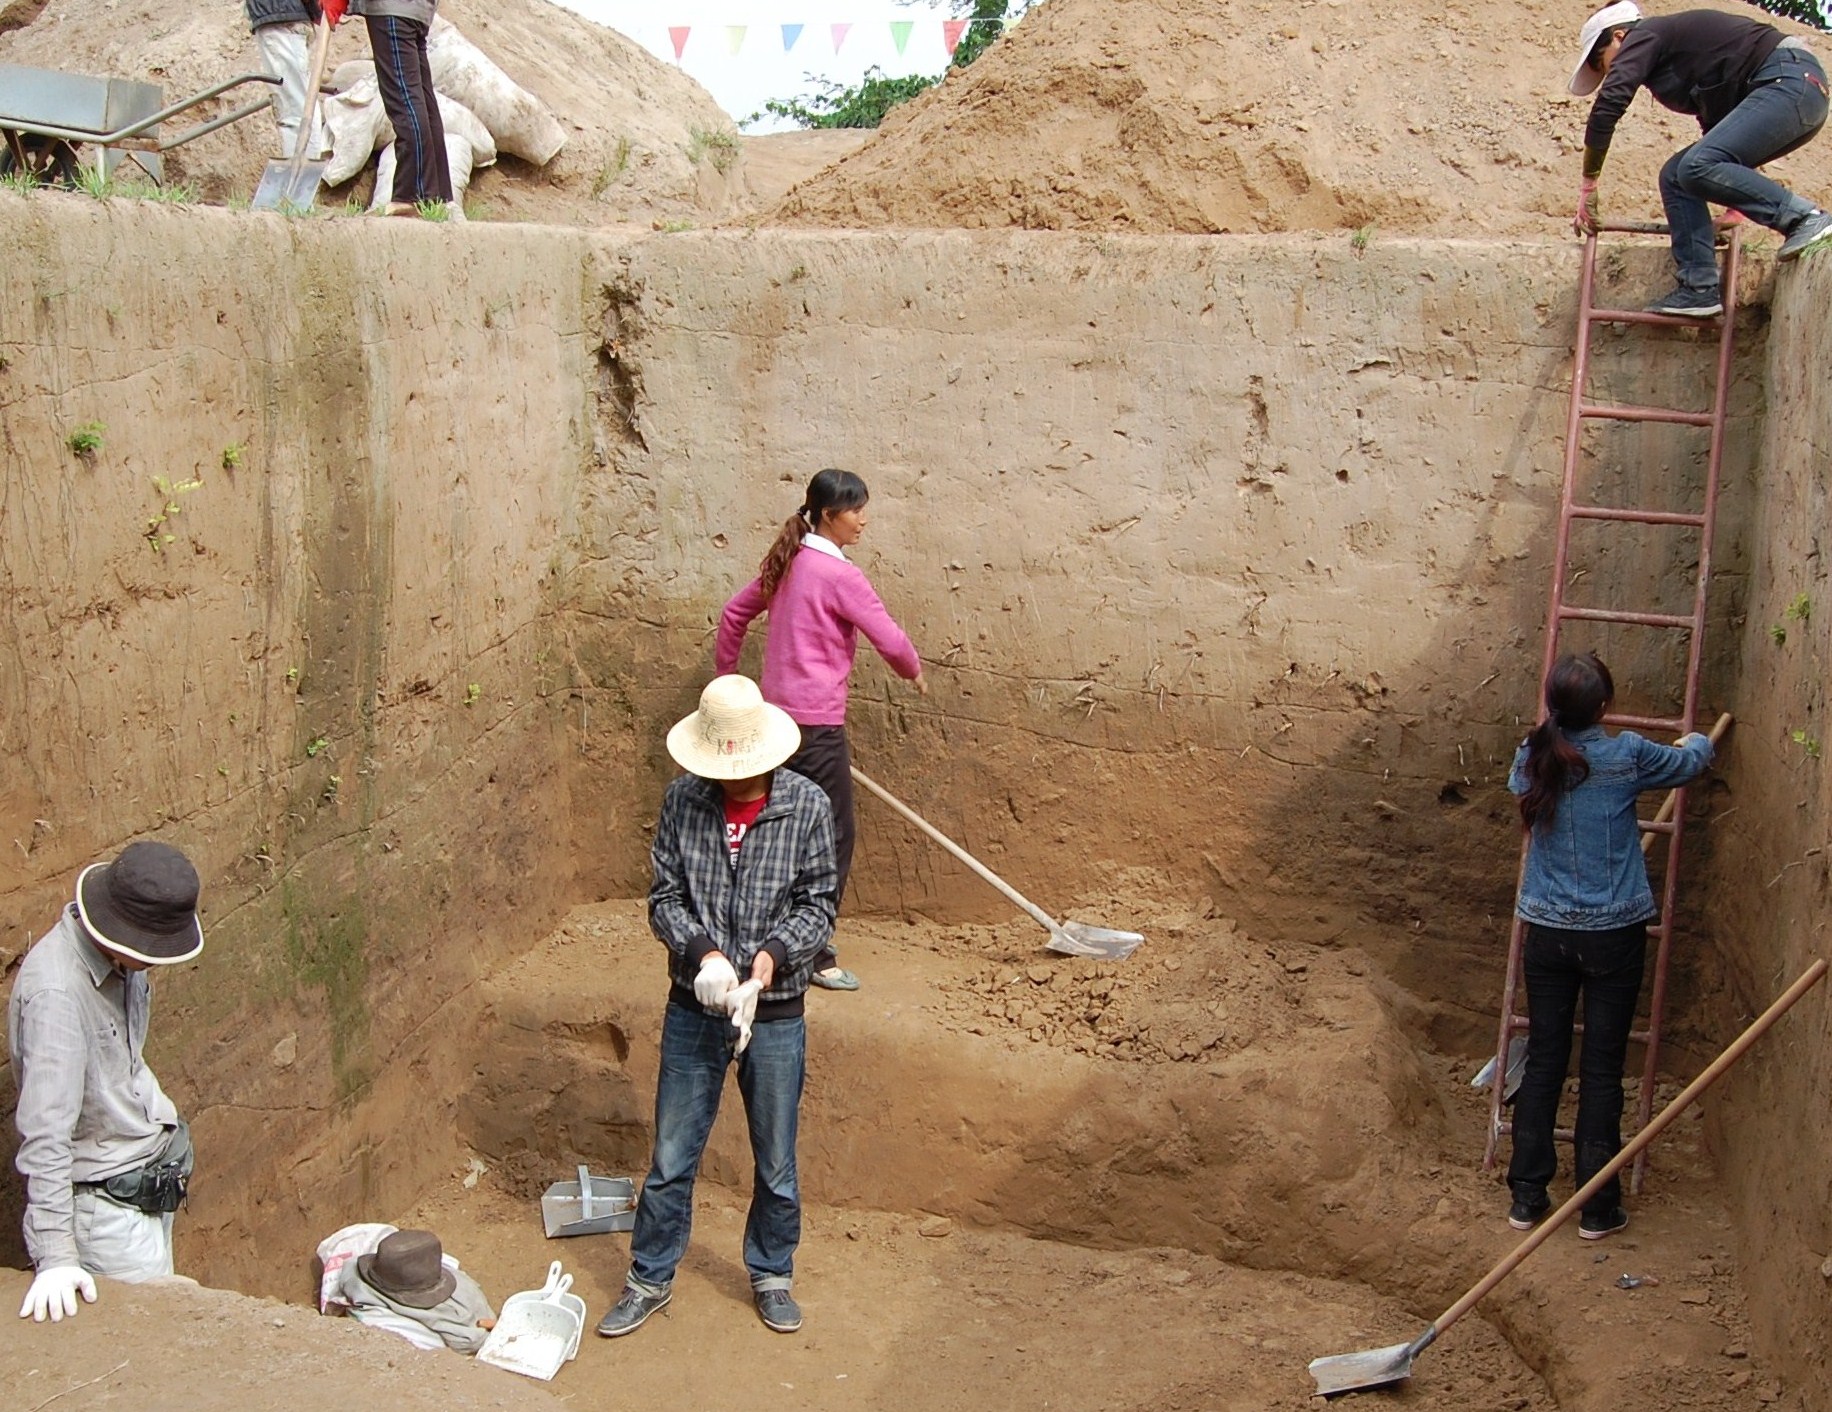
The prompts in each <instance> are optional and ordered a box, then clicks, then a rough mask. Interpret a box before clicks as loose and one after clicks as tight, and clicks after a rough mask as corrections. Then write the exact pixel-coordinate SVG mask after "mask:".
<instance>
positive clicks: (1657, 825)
mask: <svg viewBox="0 0 1832 1412" xmlns="http://www.w3.org/2000/svg"><path fill="white" fill-rule="evenodd" d="M1640 827H1641V831H1642V832H1643V833H1672V832H1673V821H1672V820H1671V819H1644V820H1643V821H1642V822H1641V825H1640Z"/></svg>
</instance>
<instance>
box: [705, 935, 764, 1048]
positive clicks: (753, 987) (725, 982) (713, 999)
mask: <svg viewBox="0 0 1832 1412" xmlns="http://www.w3.org/2000/svg"><path fill="white" fill-rule="evenodd" d="M762 990H763V982H762V981H756V980H750V981H745V982H744V983H743V984H739V981H738V972H737V971H736V970H735V969H734V968H733V966H732V963H731V962H730V961H728V960H726V959H725V955H724V953H723V952H719V951H709V952H707V953H706V958H705V959H704V960H703V961H701V962H700V973H699V974H698V975H697V976H695V977H694V978H693V998H694V999H695V1000H697V1001H699V1002H700V1004H702V1005H704V1006H705V1007H706V1008H707V1009H708V1010H711V1009H714V1008H715V1007H716V1008H719V1009H722V1010H724V1011H725V1013H726V1014H728V1015H730V1016H731V1017H732V1028H733V1029H735V1030H736V1031H738V1044H737V1053H739V1054H742V1053H744V1051H745V1049H746V1048H747V1047H748V1046H749V1044H750V1042H751V1024H752V1022H753V1021H754V1020H755V1019H756V1018H757V997H758V995H759V994H760V993H761V992H762Z"/></svg>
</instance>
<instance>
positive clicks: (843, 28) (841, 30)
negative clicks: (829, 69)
mask: <svg viewBox="0 0 1832 1412" xmlns="http://www.w3.org/2000/svg"><path fill="white" fill-rule="evenodd" d="M832 28H833V52H834V53H836V54H837V53H839V52H840V46H841V45H842V44H844V43H845V42H846V32H847V31H848V30H849V29H851V28H852V26H851V25H849V24H847V25H834V26H832Z"/></svg>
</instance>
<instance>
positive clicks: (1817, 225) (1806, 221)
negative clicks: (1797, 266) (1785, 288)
mask: <svg viewBox="0 0 1832 1412" xmlns="http://www.w3.org/2000/svg"><path fill="white" fill-rule="evenodd" d="M1825 236H1832V213H1828V212H1825V211H1811V212H1809V213H1808V214H1806V215H1804V216H1802V217H1801V218H1800V220H1799V221H1798V222H1797V223H1796V224H1795V226H1794V228H1793V229H1792V230H1790V231H1789V232H1788V233H1787V239H1786V240H1784V241H1782V242H1781V248H1780V249H1779V250H1777V251H1776V252H1775V258H1776V259H1777V260H1798V259H1799V258H1800V257H1801V255H1802V254H1804V253H1805V251H1806V248H1807V246H1809V245H1813V244H1815V243H1817V242H1818V241H1819V240H1820V239H1821V238H1822V237H1825Z"/></svg>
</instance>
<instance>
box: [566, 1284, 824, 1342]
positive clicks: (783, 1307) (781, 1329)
mask: <svg viewBox="0 0 1832 1412" xmlns="http://www.w3.org/2000/svg"><path fill="white" fill-rule="evenodd" d="M757 1317H758V1318H759V1319H761V1320H763V1326H764V1328H766V1329H770V1330H773V1331H774V1332H776V1333H779V1334H792V1333H794V1332H795V1331H796V1330H797V1329H799V1328H800V1327H801V1305H799V1304H797V1303H796V1302H795V1301H794V1300H793V1299H791V1298H789V1291H788V1290H786V1289H764V1290H759V1291H757ZM600 1332H602V1330H600Z"/></svg>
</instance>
